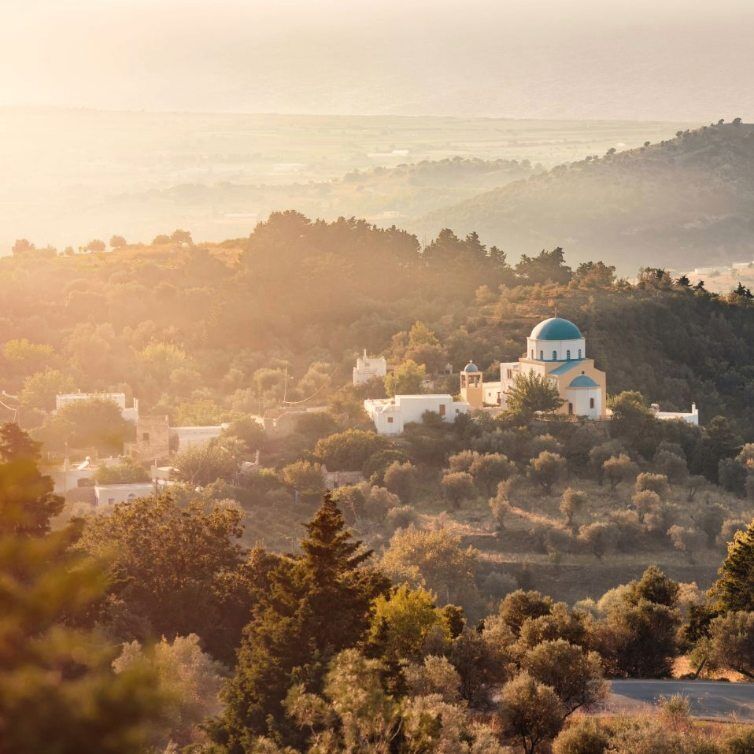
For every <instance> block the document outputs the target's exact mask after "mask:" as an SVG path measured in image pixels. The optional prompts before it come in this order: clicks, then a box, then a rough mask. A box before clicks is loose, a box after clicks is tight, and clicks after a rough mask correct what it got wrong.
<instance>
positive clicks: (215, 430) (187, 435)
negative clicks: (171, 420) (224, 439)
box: [170, 424, 223, 452]
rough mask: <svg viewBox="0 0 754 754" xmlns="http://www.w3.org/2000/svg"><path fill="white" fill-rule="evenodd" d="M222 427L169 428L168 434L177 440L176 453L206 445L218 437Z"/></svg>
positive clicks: (219, 425)
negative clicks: (174, 436)
mask: <svg viewBox="0 0 754 754" xmlns="http://www.w3.org/2000/svg"><path fill="white" fill-rule="evenodd" d="M222 431H223V425H221V424H218V425H217V426H207V427H171V428H170V432H171V433H175V435H176V437H177V438H178V452H181V451H182V450H187V449H188V448H194V447H196V446H198V445H206V444H207V443H209V442H210V440H214V439H215V438H216V437H220V435H221V434H222Z"/></svg>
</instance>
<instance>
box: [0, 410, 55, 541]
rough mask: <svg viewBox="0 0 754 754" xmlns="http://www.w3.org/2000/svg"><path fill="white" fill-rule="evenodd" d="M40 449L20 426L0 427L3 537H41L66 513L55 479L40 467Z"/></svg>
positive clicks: (0, 509) (0, 530) (0, 510)
mask: <svg viewBox="0 0 754 754" xmlns="http://www.w3.org/2000/svg"><path fill="white" fill-rule="evenodd" d="M39 448H40V446H39V443H36V442H34V441H33V440H32V439H31V438H30V437H29V435H28V434H26V432H24V431H23V430H22V429H20V428H19V426H18V425H17V424H4V425H3V426H2V427H0V461H2V462H0V535H3V534H20V535H25V536H42V535H44V534H46V533H47V532H48V531H49V530H50V519H51V518H52V517H53V516H56V515H57V514H58V513H60V511H61V510H62V509H63V498H62V497H60V496H58V495H55V494H54V493H53V483H52V479H50V477H48V476H45V475H43V474H41V473H40V471H39V468H38V467H37V463H38V461H39Z"/></svg>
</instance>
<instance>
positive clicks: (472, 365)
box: [463, 361, 479, 372]
mask: <svg viewBox="0 0 754 754" xmlns="http://www.w3.org/2000/svg"><path fill="white" fill-rule="evenodd" d="M463 371H464V372H478V371H479V367H478V366H477V365H476V364H475V363H474V362H473V361H470V362H469V363H468V364H467V365H466V366H465V367H464V368H463Z"/></svg>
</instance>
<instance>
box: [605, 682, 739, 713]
mask: <svg viewBox="0 0 754 754" xmlns="http://www.w3.org/2000/svg"><path fill="white" fill-rule="evenodd" d="M610 687H611V688H610V696H609V697H608V699H607V701H606V702H605V705H604V708H603V709H604V711H606V712H637V711H640V710H642V709H648V708H649V707H651V706H653V705H654V704H655V703H656V702H657V700H658V698H659V697H661V696H672V695H673V694H683V696H686V697H688V698H689V701H690V702H691V711H692V714H693V715H694V717H700V718H707V719H716V720H719V719H721V718H723V719H731V720H739V721H741V722H754V683H726V682H724V681H722V682H721V681H650V680H646V681H645V680H627V681H611V682H610Z"/></svg>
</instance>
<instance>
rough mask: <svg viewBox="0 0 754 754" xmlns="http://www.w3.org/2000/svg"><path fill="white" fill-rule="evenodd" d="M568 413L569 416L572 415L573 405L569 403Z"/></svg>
mask: <svg viewBox="0 0 754 754" xmlns="http://www.w3.org/2000/svg"><path fill="white" fill-rule="evenodd" d="M568 413H569V414H572V413H573V403H569V404H568Z"/></svg>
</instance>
